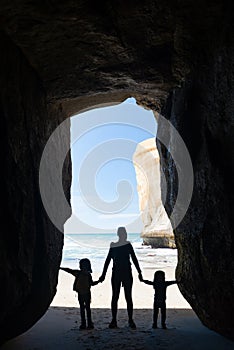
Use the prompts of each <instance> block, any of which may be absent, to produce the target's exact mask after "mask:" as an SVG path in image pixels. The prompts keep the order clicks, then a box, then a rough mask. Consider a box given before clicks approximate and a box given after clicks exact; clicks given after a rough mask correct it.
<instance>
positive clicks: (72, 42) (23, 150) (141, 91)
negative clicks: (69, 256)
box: [0, 0, 234, 340]
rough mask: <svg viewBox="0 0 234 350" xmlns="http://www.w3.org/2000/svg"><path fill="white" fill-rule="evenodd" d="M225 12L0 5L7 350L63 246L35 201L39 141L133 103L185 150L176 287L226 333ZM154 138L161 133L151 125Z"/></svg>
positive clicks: (156, 5) (171, 187) (53, 277)
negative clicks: (189, 176) (61, 127)
mask: <svg viewBox="0 0 234 350" xmlns="http://www.w3.org/2000/svg"><path fill="white" fill-rule="evenodd" d="M231 5H232V3H231V1H230V2H229V1H221V0H214V1H212V2H211V1H210V2H208V1H196V2H194V1H190V0H189V1H188V0H186V1H185V0H181V1H177V2H174V1H162V0H159V1H153V0H152V1H141V2H136V1H134V2H133V1H128V0H127V1H124V2H123V1H109V0H108V1H102V2H95V1H91V0H88V1H79V0H76V1H74V0H68V1H31V2H29V1H26V0H12V1H10V2H9V1H2V2H1V9H0V16H1V28H2V29H3V31H4V33H6V34H7V35H8V36H6V35H5V34H3V35H1V58H0V59H1V64H0V69H1V82H0V84H1V102H0V113H1V121H2V125H1V165H2V168H1V176H2V179H1V188H2V197H1V198H2V203H3V210H2V211H1V246H0V264H1V272H0V274H1V275H0V278H1V281H0V285H1V288H0V290H1V298H0V302H1V319H0V320H1V325H0V327H1V337H2V340H4V339H8V338H10V337H13V336H15V335H16V334H18V333H20V332H22V331H24V330H26V329H27V328H29V327H30V326H31V325H33V323H35V322H36V320H37V319H38V318H39V317H40V316H41V315H42V314H43V313H44V312H45V310H46V308H47V306H48V305H49V303H50V301H51V299H52V297H53V295H54V293H55V288H56V282H57V269H58V266H59V261H60V258H61V249H62V236H61V234H60V233H59V232H58V231H57V230H56V229H55V228H54V227H53V225H52V224H51V223H50V221H49V219H48V217H47V216H46V214H45V212H44V209H43V207H42V204H41V201H40V196H39V191H38V167H39V161H40V157H41V153H42V150H43V147H44V145H45V143H46V140H47V139H48V137H49V135H50V134H51V133H52V131H53V130H54V128H55V127H56V126H57V125H58V124H59V122H61V121H62V120H63V119H64V118H66V117H68V116H70V115H71V114H74V113H77V112H78V111H80V110H82V109H85V108H91V107H93V106H95V105H98V104H106V103H112V102H120V101H122V100H124V99H125V98H126V97H129V96H134V97H135V98H136V99H137V101H138V103H140V104H141V105H143V106H146V107H148V108H151V109H153V110H154V111H158V112H161V113H162V114H163V115H164V116H165V117H167V118H168V119H170V121H171V122H172V123H173V124H174V125H175V127H176V128H177V129H178V130H179V132H180V133H181V135H182V137H183V138H184V141H185V143H186V145H187V147H188V149H189V152H190V155H191V158H192V161H193V166H194V174H195V185H194V195H193V199H192V203H191V205H190V208H189V211H188V213H187V215H186V217H185V218H184V220H183V222H182V223H181V225H180V226H179V227H178V228H177V229H176V230H175V238H176V243H177V246H178V251H179V265H178V269H177V277H178V278H179V279H180V280H181V283H180V285H179V287H180V289H181V291H182V293H183V295H184V296H185V297H186V299H187V300H188V301H189V302H190V304H191V305H192V307H193V309H194V310H195V311H196V313H197V314H198V316H199V317H200V319H201V320H202V322H203V323H204V324H205V325H207V326H208V327H210V328H212V329H214V330H216V331H218V332H220V333H222V334H225V335H229V336H230V335H231V334H233V333H234V319H233V317H232V315H233V314H234V302H233V294H234V280H233V278H234V277H233V276H234V273H233V256H234V244H233V212H234V210H233V209H234V208H233V203H234V198H233V187H232V182H233V177H234V163H233V162H234V155H233V150H234V147H233V146H234V145H233V124H234V123H233V115H234V105H233V100H234V96H233V85H234V77H233V64H234V60H233V59H234V35H233V25H234V18H233V11H232V7H231ZM159 131H160V132H162V133H169V130H162V128H160V123H159ZM169 143H170V145H169V146H170V147H173V142H172V141H171V142H169ZM158 149H159V152H160V159H161V162H162V170H163V171H164V173H165V176H166V178H167V189H168V191H167V194H165V193H163V196H165V197H166V210H167V212H168V214H169V215H170V212H171V210H172V207H173V204H174V200H175V197H176V193H177V177H176V171H175V169H174V166H173V161H172V160H171V159H170V154H169V153H168V152H167V151H166V150H165V148H163V147H162V145H160V144H158ZM55 161H56V160H55ZM64 171H65V173H66V166H65V167H64ZM64 185H65V186H66V185H67V186H68V187H69V176H68V177H67V179H65V181H64ZM67 215H68V213H67V214H66V215H65V216H64V221H65V218H66V216H67Z"/></svg>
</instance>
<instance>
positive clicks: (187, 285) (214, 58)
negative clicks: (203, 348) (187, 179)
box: [158, 18, 234, 337]
mask: <svg viewBox="0 0 234 350" xmlns="http://www.w3.org/2000/svg"><path fill="white" fill-rule="evenodd" d="M227 23H228V19H227V18H226V21H223V22H221V23H220V24H219V25H217V22H216V24H215V23H213V24H214V26H213V27H212V29H213V30H212V33H213V37H211V36H209V41H206V40H205V39H204V42H203V43H202V44H201V48H200V51H199V52H198V54H197V55H196V57H195V56H194V60H193V67H192V68H191V70H190V74H189V76H188V77H187V79H186V82H185V83H184V84H182V87H181V88H177V89H174V91H173V92H172V93H171V95H170V96H169V98H168V100H167V102H166V104H165V106H164V108H163V110H162V115H163V116H165V117H167V118H168V119H169V120H170V122H171V123H172V124H173V125H174V126H175V127H176V129H177V130H178V131H179V133H180V135H181V136H182V138H183V140H184V141H185V143H186V146H187V148H188V150H189V152H190V156H191V159H192V162H193V169H194V191H193V197H192V201H191V204H190V207H189V210H188V212H187V214H186V216H185V218H184V220H183V221H182V222H181V224H180V225H179V226H178V227H177V228H176V230H175V239H176V244H177V247H178V266H177V272H176V275H177V279H178V280H180V281H181V283H180V284H179V288H180V290H181V292H182V294H183V295H184V296H185V298H186V299H187V300H188V302H189V303H190V305H191V306H192V308H193V309H194V310H195V312H196V313H197V315H198V316H199V318H200V319H201V321H202V322H203V323H204V324H205V325H206V326H208V327H209V328H211V329H213V330H216V331H219V332H221V333H222V334H224V335H227V336H229V337H233V331H234V318H233V313H234V303H233V286H234V273H233V271H234V262H233V256H234V242H233V225H234V217H233V213H234V191H233V178H234V145H233V135H234V88H233V87H234V71H233V66H234V43H233V37H231V36H232V33H233V30H232V27H230V23H229V25H227ZM215 26H216V27H215ZM193 29H194V28H193ZM192 43H193V41H192V38H191V39H190V44H192ZM165 132H168V131H166V130H164V129H163V128H160V125H159V134H161V135H163V134H164V133H165ZM168 146H169V148H170V149H173V147H176V146H175V145H174V143H173V138H171V139H170V142H169V144H168ZM158 147H159V150H160V153H161V169H162V171H164V172H165V173H166V177H167V180H168V181H167V191H168V192H167V193H165V191H166V189H165V188H164V189H162V190H163V192H164V193H163V194H164V195H167V202H166V209H167V212H168V213H169V214H170V213H171V212H172V209H173V206H174V203H175V199H176V194H177V185H178V182H177V181H178V180H176V179H177V171H176V168H175V164H174V162H173V160H172V158H171V155H170V153H169V152H168V151H167V150H166V149H165V147H164V146H163V145H162V144H160V142H158ZM171 178H173V179H175V181H174V182H172V181H171V180H170V179H171Z"/></svg>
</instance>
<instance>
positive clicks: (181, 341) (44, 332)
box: [1, 268, 234, 350]
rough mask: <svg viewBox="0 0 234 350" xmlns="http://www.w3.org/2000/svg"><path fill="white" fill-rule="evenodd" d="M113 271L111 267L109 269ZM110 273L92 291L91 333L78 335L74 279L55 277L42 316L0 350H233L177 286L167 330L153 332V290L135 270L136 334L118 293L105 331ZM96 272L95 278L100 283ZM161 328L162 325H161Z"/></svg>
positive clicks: (169, 275) (170, 272)
mask: <svg viewBox="0 0 234 350" xmlns="http://www.w3.org/2000/svg"><path fill="white" fill-rule="evenodd" d="M110 270H111V269H110ZM164 271H165V273H166V279H167V280H171V279H174V269H172V268H167V269H164ZM110 273H111V271H108V274H107V276H106V280H105V281H104V282H103V283H102V284H98V285H97V286H94V287H92V316H93V321H94V324H95V329H94V330H89V331H87V330H85V331H80V330H79V325H80V317H79V308H78V303H77V296H76V293H75V292H73V291H72V283H73V277H72V276H71V275H69V274H67V273H65V272H63V271H61V272H60V274H59V283H58V292H57V294H56V296H55V298H54V300H53V303H52V305H51V307H50V308H49V310H48V311H47V313H46V314H45V315H44V317H43V318H42V319H41V320H40V321H39V322H38V323H37V324H36V325H35V326H34V327H32V328H31V329H30V330H29V331H27V332H26V333H24V334H23V335H21V336H19V337H17V338H15V339H13V340H11V341H9V342H8V343H6V344H5V345H4V346H3V347H2V348H1V349H2V350H55V349H69V350H73V349H76V350H78V349H81V350H83V349H84V350H89V349H129V350H130V349H135V350H143V349H159V350H163V349H178V350H179V349H180V350H181V349H189V350H193V349H199V350H200V349H206V350H208V349H212V350H216V349H217V350H229V349H234V343H233V342H231V341H230V340H228V339H226V338H224V337H222V336H220V335H219V334H217V333H215V332H213V331H210V330H209V329H207V328H206V327H204V326H203V325H202V324H201V322H200V321H199V319H198V318H197V316H196V315H195V313H194V312H193V310H192V309H191V308H190V306H189V304H188V303H187V302H186V300H185V299H184V298H183V297H182V295H181V293H180V291H179V289H178V287H177V285H173V286H170V287H168V293H167V308H168V309H167V326H168V329H167V330H163V329H161V328H158V329H152V328H151V326H152V304H153V288H152V287H151V286H148V285H145V284H143V283H141V282H140V281H139V280H138V278H137V273H135V271H134V286H133V287H134V288H133V301H134V320H135V322H136V325H137V329H136V330H131V329H130V328H129V327H128V323H127V312H126V303H125V299H124V295H123V290H121V295H120V300H119V312H118V328H117V329H109V328H108V324H109V322H110V320H111V311H110V301H111V286H110ZM153 273H154V271H153V270H150V269H148V270H147V269H144V271H143V274H144V278H147V279H152V278H153ZM99 275H100V274H98V273H96V274H93V279H94V280H95V279H98V277H99ZM159 326H160V323H159Z"/></svg>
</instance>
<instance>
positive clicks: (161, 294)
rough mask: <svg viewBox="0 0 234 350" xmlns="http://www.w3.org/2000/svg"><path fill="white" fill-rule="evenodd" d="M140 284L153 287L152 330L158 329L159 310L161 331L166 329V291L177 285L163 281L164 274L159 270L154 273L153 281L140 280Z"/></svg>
mask: <svg viewBox="0 0 234 350" xmlns="http://www.w3.org/2000/svg"><path fill="white" fill-rule="evenodd" d="M140 281H141V282H144V283H145V284H149V285H150V286H153V287H154V290H155V294H154V313H153V325H152V328H158V326H157V321H158V313H159V309H161V324H162V328H163V329H167V326H166V289H167V287H168V286H170V285H172V284H174V283H177V281H165V273H164V272H163V271H161V270H159V271H156V272H155V274H154V280H153V281H148V280H144V279H143V278H140Z"/></svg>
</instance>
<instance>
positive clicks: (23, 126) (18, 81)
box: [0, 33, 70, 341]
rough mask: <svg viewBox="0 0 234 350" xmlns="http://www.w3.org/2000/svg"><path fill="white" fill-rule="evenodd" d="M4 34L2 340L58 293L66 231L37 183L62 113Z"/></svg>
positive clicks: (0, 67)
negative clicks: (49, 209) (47, 206)
mask: <svg viewBox="0 0 234 350" xmlns="http://www.w3.org/2000/svg"><path fill="white" fill-rule="evenodd" d="M0 40H1V58H0V70H1V73H0V75H1V81H0V85H1V88H0V96H1V101H0V115H1V123H2V124H1V129H0V130H1V131H0V132H1V137H0V140H1V166H2V168H1V169H2V171H1V200H2V206H1V212H0V213H1V220H0V221H1V236H0V266H1V268H0V286H1V287H0V309H1V313H0V328H1V332H0V334H1V336H0V338H1V341H3V340H6V339H9V338H11V337H13V336H16V335H18V334H20V333H22V332H24V331H25V330H27V329H28V328H29V327H31V326H32V325H33V324H34V323H35V322H36V321H37V320H38V319H39V318H40V317H41V316H42V315H43V314H44V313H45V311H46V310H47V308H48V306H49V305H50V303H51V301H52V299H53V296H54V295H55V293H56V285H57V276H58V268H59V265H60V260H61V253H62V246H63V234H62V233H61V232H60V231H59V230H57V229H56V228H55V227H54V225H53V224H52V223H51V221H50V219H49V218H48V216H47V214H46V212H45V210H44V208H43V205H42V202H41V197H40V192H39V185H38V175H39V164H40V158H41V153H42V151H43V148H44V145H45V143H46V141H47V139H48V137H49V136H50V134H51V132H52V131H53V129H54V128H55V127H56V125H57V124H58V122H59V120H61V115H60V113H58V111H57V113H56V111H55V110H54V113H53V115H49V114H48V112H47V106H46V95H45V92H44V89H43V86H42V84H41V81H40V79H39V78H38V76H37V74H36V73H35V71H34V70H33V69H32V68H31V67H30V65H29V64H28V62H27V61H26V59H25V58H24V57H23V55H22V53H21V52H20V50H19V49H18V48H16V47H15V45H14V44H12V43H11V41H10V39H9V38H8V37H7V36H5V35H4V34H2V33H1V36H0ZM68 137H69V133H68ZM68 140H69V139H68ZM54 162H55V163H56V159H55V160H54ZM68 165H69V161H68V162H67V165H66V164H65V165H64V176H65V178H66V184H67V185H66V187H68V188H69V181H70V172H68V173H67V172H66V168H68ZM66 191H67V190H66ZM58 210H59V208H58ZM61 216H63V219H64V221H65V220H66V218H67V217H69V213H63V212H61Z"/></svg>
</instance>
